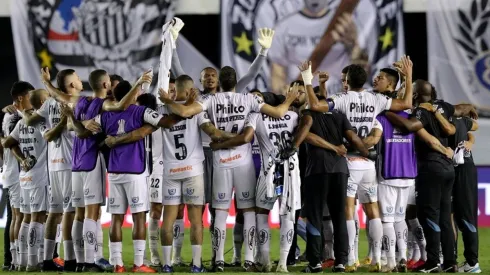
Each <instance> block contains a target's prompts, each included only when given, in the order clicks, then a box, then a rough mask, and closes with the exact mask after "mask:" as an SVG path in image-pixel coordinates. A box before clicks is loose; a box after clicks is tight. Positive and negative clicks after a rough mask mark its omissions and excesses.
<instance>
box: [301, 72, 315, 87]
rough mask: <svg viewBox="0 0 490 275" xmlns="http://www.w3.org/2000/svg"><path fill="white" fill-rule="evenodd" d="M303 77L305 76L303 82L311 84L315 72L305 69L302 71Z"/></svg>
mask: <svg viewBox="0 0 490 275" xmlns="http://www.w3.org/2000/svg"><path fill="white" fill-rule="evenodd" d="M301 77H303V82H304V83H305V86H306V85H311V81H312V80H313V74H311V71H303V72H301Z"/></svg>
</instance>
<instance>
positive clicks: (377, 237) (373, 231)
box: [369, 218, 383, 264]
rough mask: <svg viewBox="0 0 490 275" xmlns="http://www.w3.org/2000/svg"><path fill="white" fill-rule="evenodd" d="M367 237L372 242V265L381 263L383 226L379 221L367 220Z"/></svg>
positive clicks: (378, 219)
mask: <svg viewBox="0 0 490 275" xmlns="http://www.w3.org/2000/svg"><path fill="white" fill-rule="evenodd" d="M369 236H370V238H371V240H372V242H373V245H372V246H373V262H372V263H373V264H376V263H378V262H380V261H381V239H382V238H383V225H382V224H381V219H380V218H377V219H372V220H369Z"/></svg>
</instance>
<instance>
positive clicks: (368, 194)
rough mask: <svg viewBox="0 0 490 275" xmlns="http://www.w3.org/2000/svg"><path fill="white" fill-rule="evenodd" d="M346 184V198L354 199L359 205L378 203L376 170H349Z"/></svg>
mask: <svg viewBox="0 0 490 275" xmlns="http://www.w3.org/2000/svg"><path fill="white" fill-rule="evenodd" d="M349 174H350V176H349V180H348V182H347V197H350V198H355V197H356V194H357V196H358V199H359V203H370V202H377V201H378V188H377V186H378V180H377V178H376V170H375V169H369V170H350V171H349Z"/></svg>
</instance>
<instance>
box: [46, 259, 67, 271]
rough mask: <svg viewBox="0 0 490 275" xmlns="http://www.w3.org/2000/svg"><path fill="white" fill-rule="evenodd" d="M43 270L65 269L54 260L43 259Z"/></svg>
mask: <svg viewBox="0 0 490 275" xmlns="http://www.w3.org/2000/svg"><path fill="white" fill-rule="evenodd" d="M42 271H43V272H47V271H60V272H61V271H63V268H60V267H58V266H57V265H56V264H55V263H54V262H53V260H45V261H43V268H42Z"/></svg>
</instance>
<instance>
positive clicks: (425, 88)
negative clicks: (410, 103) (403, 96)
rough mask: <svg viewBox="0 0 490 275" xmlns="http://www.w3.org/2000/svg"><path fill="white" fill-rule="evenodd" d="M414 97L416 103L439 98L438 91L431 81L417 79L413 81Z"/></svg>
mask: <svg viewBox="0 0 490 275" xmlns="http://www.w3.org/2000/svg"><path fill="white" fill-rule="evenodd" d="M413 98H414V101H415V104H420V103H425V102H431V101H433V100H435V99H437V92H436V89H435V88H434V86H432V84H430V82H429V81H426V80H423V79H417V80H415V82H414V83H413Z"/></svg>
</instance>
